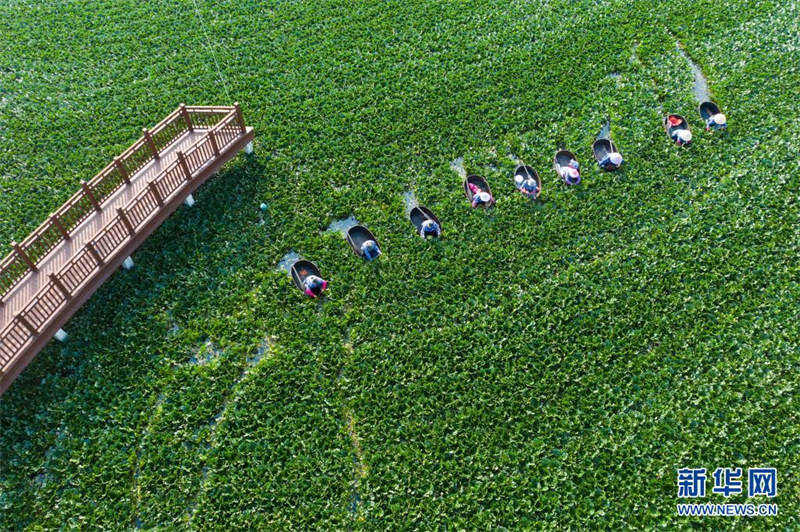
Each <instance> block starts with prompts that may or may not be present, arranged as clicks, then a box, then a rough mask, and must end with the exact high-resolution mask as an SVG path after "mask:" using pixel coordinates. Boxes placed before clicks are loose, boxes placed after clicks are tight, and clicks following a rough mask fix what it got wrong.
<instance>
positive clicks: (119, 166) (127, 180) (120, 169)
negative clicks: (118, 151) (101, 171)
mask: <svg viewBox="0 0 800 532" xmlns="http://www.w3.org/2000/svg"><path fill="white" fill-rule="evenodd" d="M114 166H116V167H117V171H118V172H119V175H121V176H122V180H123V181H125V184H126V185H130V184H131V178H130V176H129V175H128V171H127V170H125V165H124V164H122V159H120V158H119V157H114Z"/></svg>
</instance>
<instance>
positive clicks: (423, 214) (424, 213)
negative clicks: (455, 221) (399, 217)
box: [408, 205, 442, 236]
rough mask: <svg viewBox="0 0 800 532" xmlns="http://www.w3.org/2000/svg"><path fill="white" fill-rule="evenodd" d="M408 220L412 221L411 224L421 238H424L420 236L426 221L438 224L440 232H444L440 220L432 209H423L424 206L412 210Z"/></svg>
mask: <svg viewBox="0 0 800 532" xmlns="http://www.w3.org/2000/svg"><path fill="white" fill-rule="evenodd" d="M408 218H409V219H410V220H411V223H412V224H413V225H414V228H415V229H416V230H417V234H418V235H420V236H422V235H421V234H420V231H421V230H422V224H423V222H425V221H426V220H433V221H434V222H436V225H438V226H439V231H440V232H441V230H442V224H441V223H440V222H439V219H438V218H437V217H436V215H434V214H433V213H432V212H431V210H430V209H428V208H427V207H423V206H422V205H417V206H416V207H414V208H413V209H411V212H410V213H408Z"/></svg>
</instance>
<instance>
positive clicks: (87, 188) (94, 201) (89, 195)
mask: <svg viewBox="0 0 800 532" xmlns="http://www.w3.org/2000/svg"><path fill="white" fill-rule="evenodd" d="M81 188H82V189H83V193H84V194H86V197H87V198H89V201H90V202H91V203H92V206H93V207H94V210H96V211H97V212H100V211H102V210H103V208H102V207H101V206H100V203H98V202H97V198H95V197H94V192H92V187H90V186H89V183H87V182H86V181H81Z"/></svg>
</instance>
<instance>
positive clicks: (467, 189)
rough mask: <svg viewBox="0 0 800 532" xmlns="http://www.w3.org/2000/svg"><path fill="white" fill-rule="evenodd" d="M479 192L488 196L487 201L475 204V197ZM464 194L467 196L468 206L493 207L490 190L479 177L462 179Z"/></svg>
mask: <svg viewBox="0 0 800 532" xmlns="http://www.w3.org/2000/svg"><path fill="white" fill-rule="evenodd" d="M481 192H485V193H486V194H488V195H489V200H488V201H484V202H480V203H477V204H476V203H475V195H476V194H479V193H481ZM464 194H465V195H466V196H467V199H468V200H469V202H470V204H471V205H472V206H473V207H483V208H486V207H490V206H491V205H494V196H493V195H492V189H491V188H489V183H488V182H487V181H486V179H484V178H483V177H481V176H479V175H469V176H467V177H465V178H464Z"/></svg>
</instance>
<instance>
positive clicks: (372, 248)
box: [361, 240, 381, 260]
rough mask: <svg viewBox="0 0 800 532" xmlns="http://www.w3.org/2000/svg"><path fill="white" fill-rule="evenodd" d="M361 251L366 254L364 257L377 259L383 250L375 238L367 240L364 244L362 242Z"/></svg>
mask: <svg viewBox="0 0 800 532" xmlns="http://www.w3.org/2000/svg"><path fill="white" fill-rule="evenodd" d="M361 252H362V253H363V254H364V258H365V259H367V260H373V259H377V258H378V256H379V255H380V254H381V250H380V248H379V247H378V243H377V242H375V241H374V240H367V241H366V242H364V243H363V244H361Z"/></svg>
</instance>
